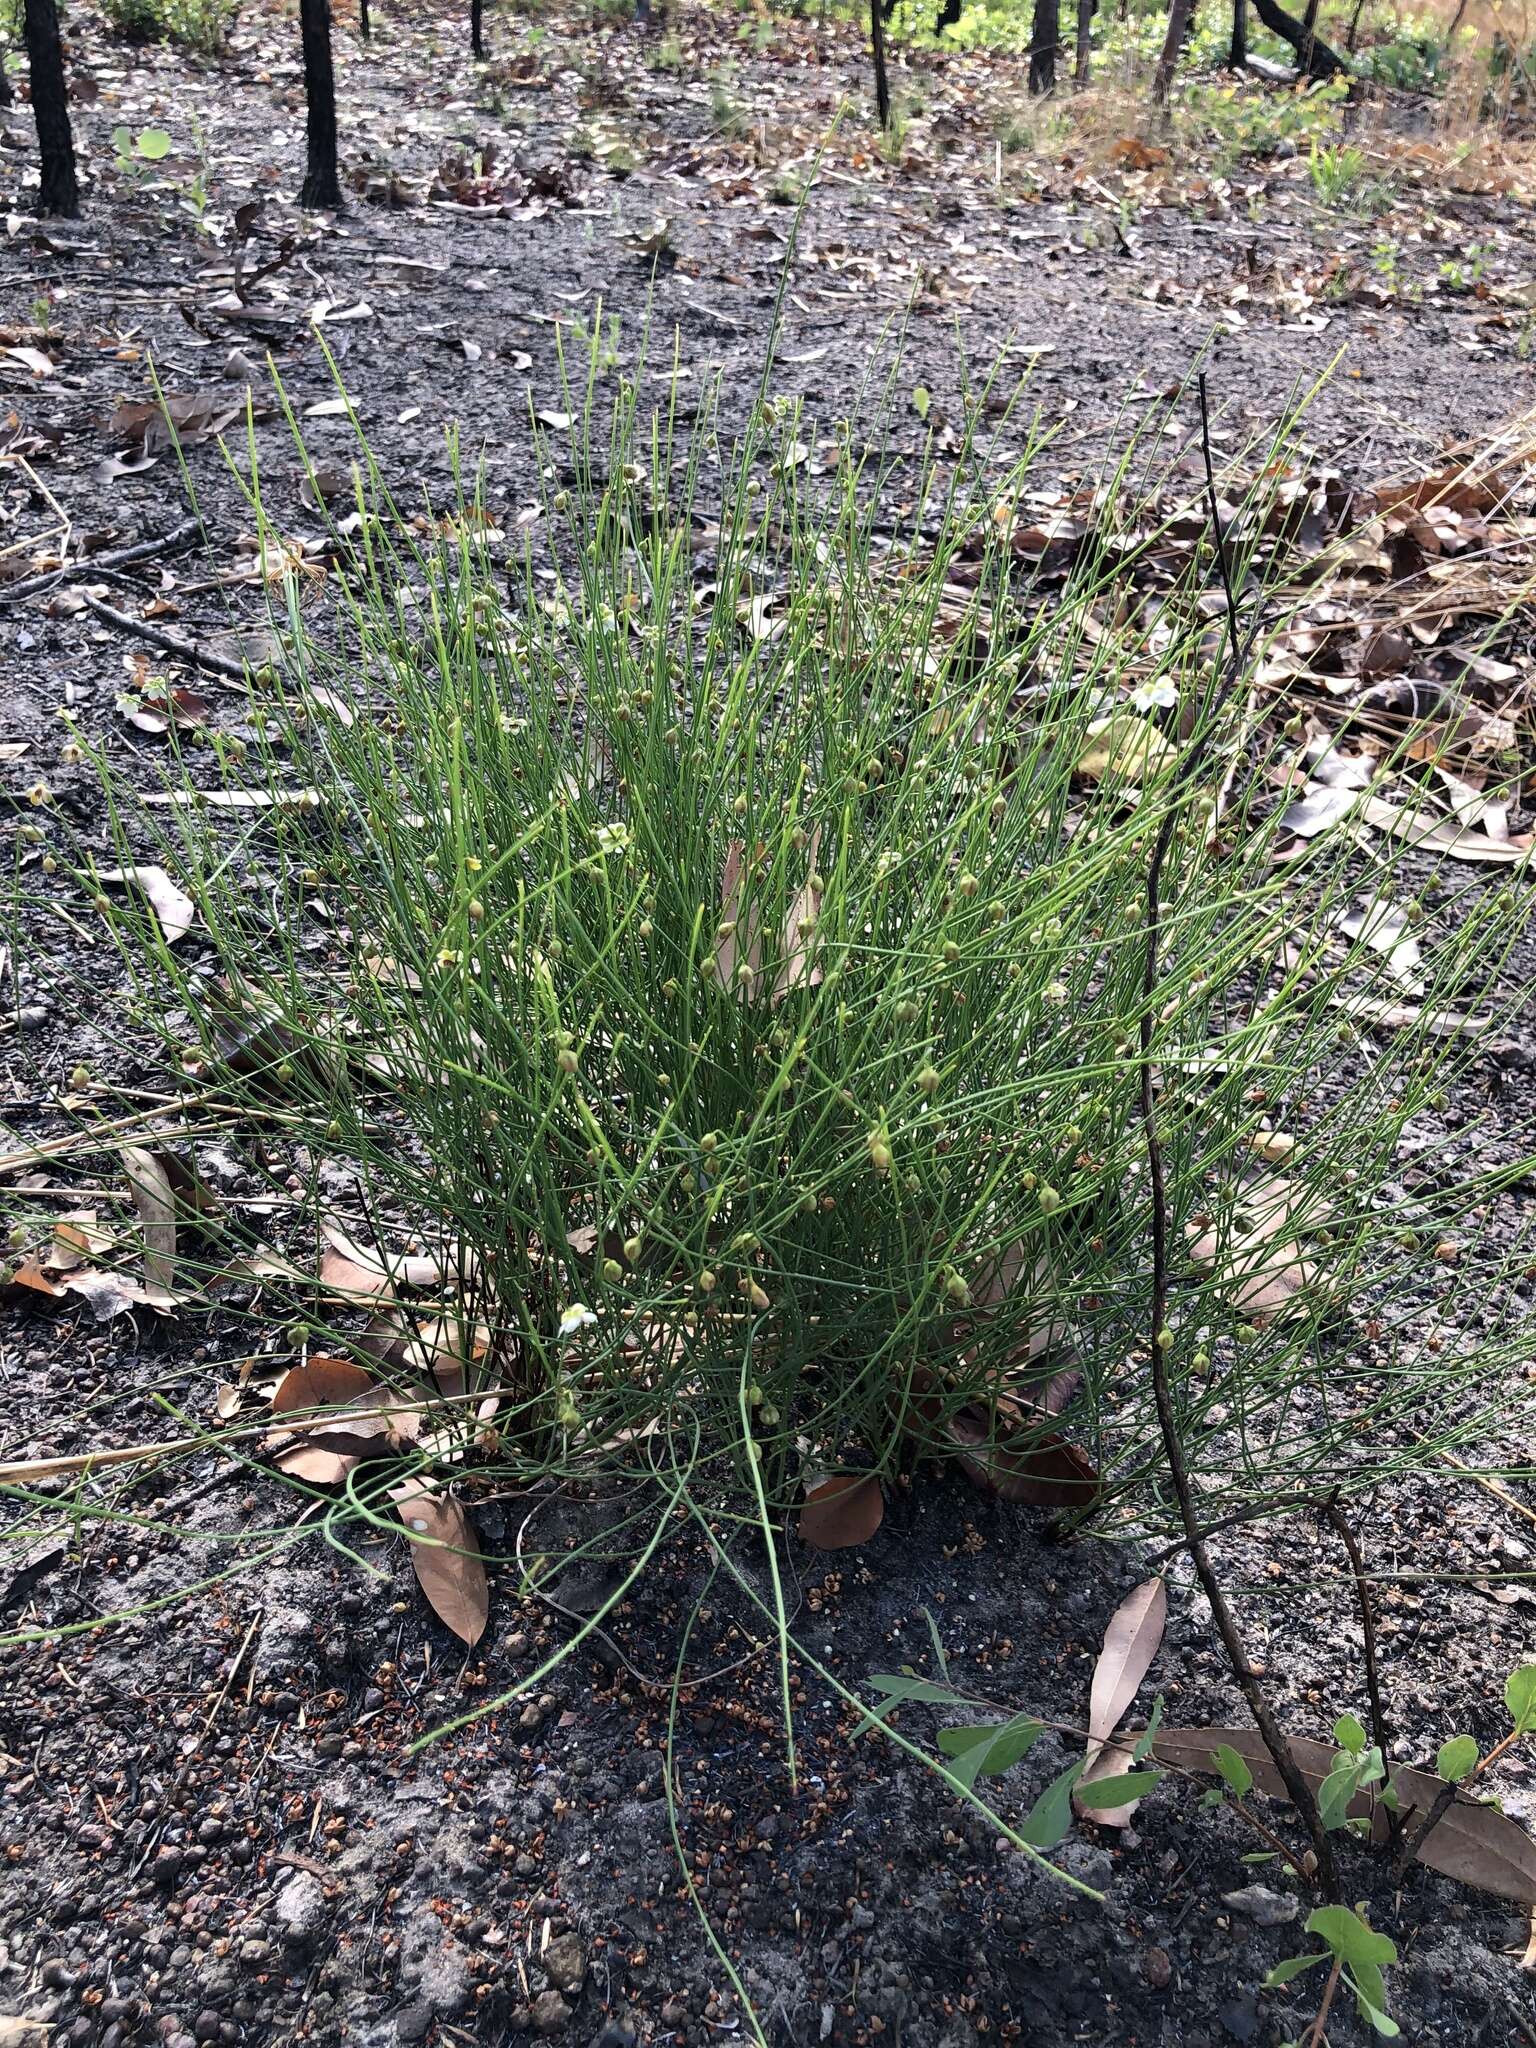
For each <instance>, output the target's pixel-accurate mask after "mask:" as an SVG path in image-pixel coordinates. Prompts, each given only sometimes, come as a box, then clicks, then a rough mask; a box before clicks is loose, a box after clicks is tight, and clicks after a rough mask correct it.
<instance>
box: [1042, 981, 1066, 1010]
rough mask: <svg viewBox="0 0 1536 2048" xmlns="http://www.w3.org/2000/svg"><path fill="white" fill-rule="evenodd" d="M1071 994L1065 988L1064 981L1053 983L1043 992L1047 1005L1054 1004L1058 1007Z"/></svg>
mask: <svg viewBox="0 0 1536 2048" xmlns="http://www.w3.org/2000/svg"><path fill="white" fill-rule="evenodd" d="M1071 993H1072V991H1071V989H1069V988H1068V987H1067V984H1066V983H1065V982H1064V981H1053V982H1052V983H1051V984H1050V986H1049V988H1047V990H1046V992H1045V1000H1046V1001H1047V1002H1048V1003H1056V1004H1058V1005H1059V1004H1061V1003H1064V1002H1065V1001H1066V1000H1067V998H1068V997H1069V996H1070V995H1071Z"/></svg>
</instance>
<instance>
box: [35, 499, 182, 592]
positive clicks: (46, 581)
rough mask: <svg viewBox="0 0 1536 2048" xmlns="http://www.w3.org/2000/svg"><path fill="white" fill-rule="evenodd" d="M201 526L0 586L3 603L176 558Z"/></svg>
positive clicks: (175, 528)
mask: <svg viewBox="0 0 1536 2048" xmlns="http://www.w3.org/2000/svg"><path fill="white" fill-rule="evenodd" d="M201 528H202V522H201V521H200V520H199V519H197V518H196V517H195V516H193V517H190V518H187V519H183V520H180V521H179V522H178V523H177V524H176V525H175V526H173V527H172V528H171V530H170V532H169V533H162V534H161V535H160V536H159V537H158V539H155V540H139V541H135V542H134V543H133V545H132V547H127V548H112V549H111V550H109V551H108V552H107V553H106V554H102V555H93V556H90V557H88V558H87V559H86V560H84V561H80V562H65V563H64V564H63V565H62V566H61V567H60V568H57V569H47V570H45V571H44V572H43V574H42V575H40V576H28V577H27V578H26V579H25V581H23V582H21V583H12V584H10V585H0V600H3V601H4V602H5V603H7V604H16V603H18V602H19V601H20V600H21V599H22V598H24V597H37V596H39V595H40V594H41V593H42V592H43V591H46V590H54V589H56V588H57V587H58V585H59V584H61V583H62V582H64V580H65V579H66V578H67V577H70V576H76V575H79V574H81V573H82V572H86V571H88V572H90V573H91V574H93V575H95V574H99V573H100V572H101V571H103V570H107V569H127V568H131V567H132V566H133V564H134V563H135V562H152V561H154V560H155V558H156V557H157V556H159V555H169V554H173V553H174V552H175V550H176V549H177V548H182V547H185V546H186V544H187V542H188V541H189V540H195V539H196V537H197V535H198V533H199V532H200V531H201Z"/></svg>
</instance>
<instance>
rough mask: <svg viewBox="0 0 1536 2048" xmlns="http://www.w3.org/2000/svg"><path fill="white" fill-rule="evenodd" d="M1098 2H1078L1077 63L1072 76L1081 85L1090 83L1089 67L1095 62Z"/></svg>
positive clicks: (1078, 0) (1090, 0) (1093, 0)
mask: <svg viewBox="0 0 1536 2048" xmlns="http://www.w3.org/2000/svg"><path fill="white" fill-rule="evenodd" d="M1095 4H1096V0H1077V63H1076V65H1075V67H1074V69H1073V72H1072V76H1073V77H1074V78H1075V79H1076V80H1077V83H1078V84H1079V85H1086V84H1087V83H1088V67H1089V65H1090V64H1091V63H1092V62H1093V17H1094V12H1095Z"/></svg>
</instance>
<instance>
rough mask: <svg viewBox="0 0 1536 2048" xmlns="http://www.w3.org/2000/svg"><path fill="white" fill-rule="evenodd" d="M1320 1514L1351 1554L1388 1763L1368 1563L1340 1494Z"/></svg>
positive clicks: (1374, 1719)
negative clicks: (1350, 1523)
mask: <svg viewBox="0 0 1536 2048" xmlns="http://www.w3.org/2000/svg"><path fill="white" fill-rule="evenodd" d="M1320 1512H1321V1514H1322V1516H1323V1519H1324V1520H1325V1521H1326V1522H1327V1524H1328V1526H1329V1528H1331V1529H1332V1530H1333V1532H1334V1534H1335V1535H1336V1536H1337V1537H1338V1539H1339V1541H1340V1542H1341V1543H1342V1544H1343V1546H1344V1548H1345V1550H1346V1551H1348V1553H1349V1568H1350V1570H1351V1571H1352V1572H1353V1573H1354V1577H1355V1598H1356V1599H1357V1600H1358V1601H1359V1603H1360V1627H1361V1630H1362V1632H1363V1634H1364V1637H1365V1688H1366V1691H1367V1692H1368V1693H1369V1694H1370V1696H1371V1735H1372V1738H1373V1739H1374V1741H1375V1744H1376V1747H1377V1748H1378V1749H1379V1750H1380V1751H1381V1755H1382V1761H1383V1762H1385V1761H1386V1757H1387V1748H1388V1744H1387V1733H1388V1731H1387V1714H1386V1709H1385V1708H1384V1707H1383V1706H1382V1704H1381V1674H1380V1670H1379V1668H1378V1666H1377V1662H1376V1616H1375V1612H1374V1611H1373V1609H1372V1607H1371V1587H1370V1581H1369V1580H1368V1579H1367V1577H1366V1572H1365V1559H1364V1558H1363V1557H1362V1556H1361V1554H1360V1545H1359V1543H1358V1542H1357V1541H1356V1540H1355V1532H1354V1530H1353V1529H1351V1528H1350V1526H1349V1523H1348V1522H1347V1521H1346V1520H1345V1518H1344V1514H1343V1511H1342V1510H1341V1509H1340V1507H1339V1502H1338V1496H1337V1494H1334V1495H1332V1496H1330V1498H1329V1499H1327V1500H1325V1501H1323V1502H1322V1503H1321V1504H1320Z"/></svg>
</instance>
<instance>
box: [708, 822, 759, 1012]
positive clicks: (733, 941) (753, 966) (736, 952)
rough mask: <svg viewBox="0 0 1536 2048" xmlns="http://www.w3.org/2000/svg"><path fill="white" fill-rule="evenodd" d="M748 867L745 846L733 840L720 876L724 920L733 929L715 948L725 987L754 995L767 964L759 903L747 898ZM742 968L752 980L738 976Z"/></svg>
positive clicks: (727, 849) (739, 993) (721, 908)
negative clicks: (755, 986)
mask: <svg viewBox="0 0 1536 2048" xmlns="http://www.w3.org/2000/svg"><path fill="white" fill-rule="evenodd" d="M748 866H749V863H748V861H747V859H746V847H745V845H744V844H743V842H742V841H741V840H740V839H733V840H732V841H731V842H730V844H729V846H727V847H726V849H725V872H724V874H723V875H722V876H721V879H720V922H721V924H722V925H729V926H730V927H731V929H730V931H728V932H727V933H726V936H725V937H724V938H723V939H721V940H720V941H719V943H718V944H717V946H716V948H715V971H716V973H717V974H718V975H719V977H720V983H721V986H722V987H723V988H726V989H734V990H735V991H736V993H737V994H738V995H741V996H747V995H750V994H751V992H752V983H753V981H755V980H756V979H757V976H758V975H759V974H760V973H761V971H762V965H763V935H762V929H761V925H760V922H759V917H758V911H757V906H756V904H755V903H748V901H747V899H746V883H747V869H748ZM740 967H745V968H746V969H747V970H748V974H749V976H750V979H747V980H742V979H740V978H738V974H737V969H738V968H740Z"/></svg>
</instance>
